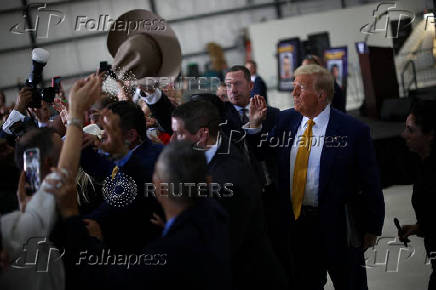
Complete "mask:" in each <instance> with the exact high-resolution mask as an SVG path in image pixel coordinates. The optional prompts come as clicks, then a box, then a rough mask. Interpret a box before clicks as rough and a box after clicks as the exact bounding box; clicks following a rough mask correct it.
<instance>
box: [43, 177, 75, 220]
mask: <svg viewBox="0 0 436 290" xmlns="http://www.w3.org/2000/svg"><path fill="white" fill-rule="evenodd" d="M52 172H55V173H57V178H56V179H55V178H53V179H51V178H49V177H50V175H49V176H48V177H47V178H46V180H44V182H45V183H47V184H49V185H51V186H46V187H45V190H46V191H47V192H49V193H51V194H53V195H54V197H55V200H56V205H57V207H58V209H59V212H60V214H61V216H62V217H63V218H68V217H70V216H74V215H78V214H79V209H78V204H77V186H76V181H75V179H73V177H72V175H71V174H70V173H69V172H67V171H66V170H65V169H62V168H53V169H52Z"/></svg>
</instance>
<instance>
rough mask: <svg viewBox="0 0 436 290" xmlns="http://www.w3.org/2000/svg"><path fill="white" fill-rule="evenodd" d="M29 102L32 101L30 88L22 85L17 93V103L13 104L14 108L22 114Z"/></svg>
mask: <svg viewBox="0 0 436 290" xmlns="http://www.w3.org/2000/svg"><path fill="white" fill-rule="evenodd" d="M30 102H32V89H31V88H29V87H24V88H22V89H21V90H20V92H19V93H18V97H17V103H16V104H15V107H14V110H16V111H18V112H20V113H21V114H23V115H24V114H25V113H26V109H27V106H28V105H29V104H30Z"/></svg>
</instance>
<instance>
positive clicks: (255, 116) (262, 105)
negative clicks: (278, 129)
mask: <svg viewBox="0 0 436 290" xmlns="http://www.w3.org/2000/svg"><path fill="white" fill-rule="evenodd" d="M266 112H267V106H266V102H265V99H264V98H263V97H262V96H260V95H254V97H253V98H251V99H250V128H259V127H260V125H261V124H262V121H263V120H265V119H266Z"/></svg>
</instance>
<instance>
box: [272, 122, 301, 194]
mask: <svg viewBox="0 0 436 290" xmlns="http://www.w3.org/2000/svg"><path fill="white" fill-rule="evenodd" d="M301 120H303V116H302V115H301V114H298V116H297V117H296V118H293V120H289V125H288V127H287V128H285V130H283V132H278V133H279V134H284V133H285V134H291V136H290V137H291V139H290V140H291V142H292V143H291V144H289V146H284V147H283V149H282V150H283V151H284V152H283V154H279V156H280V157H279V158H282V157H281V156H283V158H284V159H283V160H281V162H284V163H283V164H284V166H283V168H285V176H286V187H285V188H286V189H285V192H288V193H289V194H288V197H289V198H290V197H291V195H290V192H291V163H290V162H291V149H292V147H293V146H295V136H296V134H297V130H298V127H300V124H301ZM280 131H281V130H280ZM286 136H287V135H286ZM277 137H278V138H281V136H277ZM294 161H295V160H294Z"/></svg>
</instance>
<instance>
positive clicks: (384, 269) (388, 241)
mask: <svg viewBox="0 0 436 290" xmlns="http://www.w3.org/2000/svg"><path fill="white" fill-rule="evenodd" d="M383 193H384V196H385V204H386V217H385V223H384V227H383V238H382V239H380V240H379V242H378V243H377V245H376V247H375V250H371V249H369V250H367V252H366V253H365V258H367V263H366V265H367V274H368V286H369V289H371V290H391V289H392V290H411V289H413V290H425V289H427V286H428V279H429V277H430V273H431V265H430V264H427V265H426V255H425V249H424V242H423V239H422V238H419V237H411V238H410V241H411V243H409V245H408V248H406V247H405V246H404V245H403V244H402V243H400V242H399V241H398V239H396V238H395V237H396V234H397V230H396V228H395V226H394V223H393V219H394V217H397V218H398V219H399V220H400V224H401V225H403V224H414V223H415V222H416V219H415V213H414V211H413V208H412V204H411V201H410V200H411V196H412V186H411V185H405V186H404V185H401V186H392V187H389V188H387V189H385V190H384V191H383ZM325 289H329V290H330V289H334V288H333V286H332V283H331V281H330V280H329V281H328V283H327V285H326V287H325Z"/></svg>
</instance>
